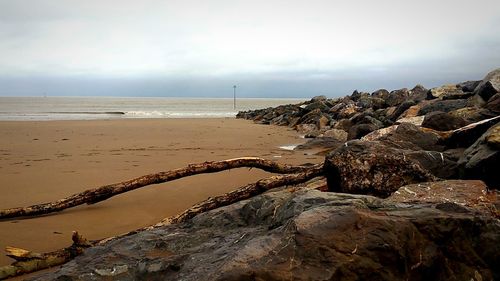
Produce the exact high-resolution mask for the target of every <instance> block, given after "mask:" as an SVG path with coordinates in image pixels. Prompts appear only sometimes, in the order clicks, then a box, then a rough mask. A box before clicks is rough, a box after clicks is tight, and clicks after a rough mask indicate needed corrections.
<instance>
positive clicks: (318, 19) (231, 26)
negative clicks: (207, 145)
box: [0, 0, 500, 97]
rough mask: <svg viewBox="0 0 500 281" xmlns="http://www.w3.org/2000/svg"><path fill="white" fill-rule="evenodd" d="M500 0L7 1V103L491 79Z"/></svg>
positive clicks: (3, 5)
mask: <svg viewBox="0 0 500 281" xmlns="http://www.w3.org/2000/svg"><path fill="white" fill-rule="evenodd" d="M499 27H500V1H498V0H475V1H466V0H460V1H456V0H455V1H450V0H439V1H437V0H433V1H428V0H421V1H405V0H377V1H372V0H366V1H361V0H352V1H336V0H302V1H298V0H286V1H276V0H266V1H262V0H252V1H239V0H198V1H195V0H179V1H177V0H175V1H171V0H163V1H160V0H142V1H130V0H120V1H110V0H108V1H105V0H99V1H95V0H85V1H83V0H81V1H76V0H0V96H40V95H44V94H46V95H49V96H175V97H184V96H186V97H187V96H194V97H196V96H200V97H201V96H210V97H231V96H232V94H233V85H237V93H238V95H239V96H242V97H312V96H315V95H327V96H331V97H335V96H344V95H347V94H350V93H351V92H352V91H353V90H355V89H357V90H360V91H368V92H371V91H374V90H376V89H379V88H386V89H389V90H391V89H398V88H402V87H408V88H411V87H413V86H414V85H416V84H422V85H424V86H426V87H428V88H431V87H435V86H439V85H442V84H445V83H457V82H461V81H465V80H479V79H482V78H483V77H484V76H485V75H486V73H487V72H489V71H491V70H493V69H495V68H498V67H500V32H499Z"/></svg>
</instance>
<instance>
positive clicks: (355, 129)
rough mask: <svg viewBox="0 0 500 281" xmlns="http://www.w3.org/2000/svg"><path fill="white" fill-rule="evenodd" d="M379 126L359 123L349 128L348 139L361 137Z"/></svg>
mask: <svg viewBox="0 0 500 281" xmlns="http://www.w3.org/2000/svg"><path fill="white" fill-rule="evenodd" d="M378 128H379V127H378V126H376V125H374V124H357V125H354V126H352V127H350V128H349V132H348V135H347V139H348V140H352V139H359V138H361V137H363V136H365V135H367V134H369V133H371V132H373V131H375V130H377V129H378Z"/></svg>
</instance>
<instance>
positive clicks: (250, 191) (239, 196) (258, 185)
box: [163, 165, 323, 224]
mask: <svg viewBox="0 0 500 281" xmlns="http://www.w3.org/2000/svg"><path fill="white" fill-rule="evenodd" d="M322 173H323V165H319V166H316V167H314V168H311V169H309V170H307V171H305V172H302V173H298V174H290V175H279V176H273V177H270V178H266V179H262V180H259V181H257V182H255V183H251V184H248V185H245V186H243V187H240V188H238V189H236V190H234V191H231V192H228V193H225V194H223V195H221V196H216V197H211V198H208V199H207V200H205V201H202V202H200V203H198V204H196V205H194V206H193V207H191V208H189V209H187V210H186V211H184V212H182V213H181V214H179V215H177V216H175V217H171V218H167V219H165V220H164V221H163V223H165V224H172V223H181V222H185V221H187V220H189V219H191V218H193V217H194V216H196V215H198V214H201V213H204V212H208V211H210V210H213V209H216V208H220V207H224V206H227V205H230V204H233V203H236V202H238V201H241V200H245V199H248V198H251V197H253V196H256V195H259V194H261V193H263V192H265V191H268V190H270V189H273V188H277V187H280V186H285V185H295V184H299V183H303V182H306V181H308V180H310V179H312V178H315V177H317V176H319V175H321V174H322Z"/></svg>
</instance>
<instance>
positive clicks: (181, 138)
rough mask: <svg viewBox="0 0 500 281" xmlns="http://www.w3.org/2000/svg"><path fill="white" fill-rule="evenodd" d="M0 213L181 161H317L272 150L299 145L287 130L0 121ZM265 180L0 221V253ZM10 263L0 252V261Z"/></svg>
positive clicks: (157, 189) (224, 180) (224, 123)
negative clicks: (241, 159) (258, 158)
mask: <svg viewBox="0 0 500 281" xmlns="http://www.w3.org/2000/svg"><path fill="white" fill-rule="evenodd" d="M0 136H1V137H0V194H1V196H0V208H1V209H4V208H10V207H19V206H27V205H32V204H38V203H43V202H48V201H54V200H57V199H60V198H63V197H65V196H68V195H70V194H73V193H77V192H80V191H83V190H86V189H89V188H94V187H98V186H101V185H105V184H110V183H115V182H120V181H124V180H127V179H131V178H134V177H137V176H141V175H145V174H148V173H154V172H159V171H166V170H170V169H175V168H180V167H183V166H185V165H186V164H188V163H195V162H203V161H210V160H222V159H229V158H234V157H241V156H259V157H263V158H266V159H272V160H277V161H279V162H282V163H288V164H302V163H306V162H310V163H319V162H321V161H322V157H319V156H309V155H305V154H304V153H300V152H292V151H286V150H282V149H279V148H278V147H279V146H281V145H289V144H299V143H303V142H304V140H302V139H300V138H299V136H298V134H297V133H296V132H295V131H293V130H291V129H289V128H286V127H277V126H265V125H257V124H253V123H252V122H249V121H246V120H237V119H232V118H227V119H222V118H220V119H142V120H130V119H129V120H100V121H48V122H0ZM267 176H269V174H268V173H265V172H262V171H259V170H256V169H253V170H248V169H236V170H231V171H224V172H221V173H218V174H210V175H199V176H193V177H189V178H186V179H181V180H178V181H174V182H170V183H164V184H160V185H154V186H148V187H144V188H141V189H139V190H135V191H131V192H128V193H125V194H122V195H119V196H116V197H113V198H111V199H108V200H106V201H104V202H101V203H98V204H95V205H85V206H80V207H76V208H73V209H69V210H65V211H63V212H60V213H55V214H53V215H47V216H43V217H37V218H29V219H16V220H4V221H0V248H1V249H3V248H5V246H7V245H9V246H15V247H20V248H25V249H30V250H33V251H37V252H46V251H52V250H55V249H58V248H62V247H65V246H68V245H70V244H71V232H72V231H73V230H78V231H79V232H80V233H81V234H83V235H84V236H85V237H87V238H88V239H100V238H105V237H109V236H114V235H118V234H121V233H124V232H128V231H131V230H134V229H137V228H140V227H144V226H148V225H152V224H154V223H156V222H158V221H160V220H161V219H163V218H165V217H168V216H172V215H175V214H177V213H179V212H181V211H183V210H185V209H186V208H188V207H190V206H191V205H193V204H195V203H197V202H199V201H201V200H204V199H206V198H207V197H209V196H214V195H218V194H222V193H225V192H228V191H230V190H233V189H235V188H237V187H239V186H242V185H245V184H247V183H250V182H254V181H256V180H258V179H260V178H264V177H267ZM10 262H11V260H10V259H9V258H7V257H5V256H3V255H0V265H6V264H9V263H10Z"/></svg>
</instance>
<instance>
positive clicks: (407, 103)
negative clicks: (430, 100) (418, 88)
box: [388, 100, 415, 121]
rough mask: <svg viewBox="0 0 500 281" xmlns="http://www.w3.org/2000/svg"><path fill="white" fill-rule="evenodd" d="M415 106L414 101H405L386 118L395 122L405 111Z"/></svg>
mask: <svg viewBox="0 0 500 281" xmlns="http://www.w3.org/2000/svg"><path fill="white" fill-rule="evenodd" d="M414 105H415V101H413V100H407V101H404V102H403V103H401V104H400V105H399V106H398V107H397V108H396V110H395V111H394V112H393V113H392V114H391V115H389V116H388V118H389V119H390V120H392V121H396V120H397V119H398V118H399V117H400V116H401V115H402V114H403V113H404V112H405V111H407V110H408V109H409V108H410V107H412V106H414Z"/></svg>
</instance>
